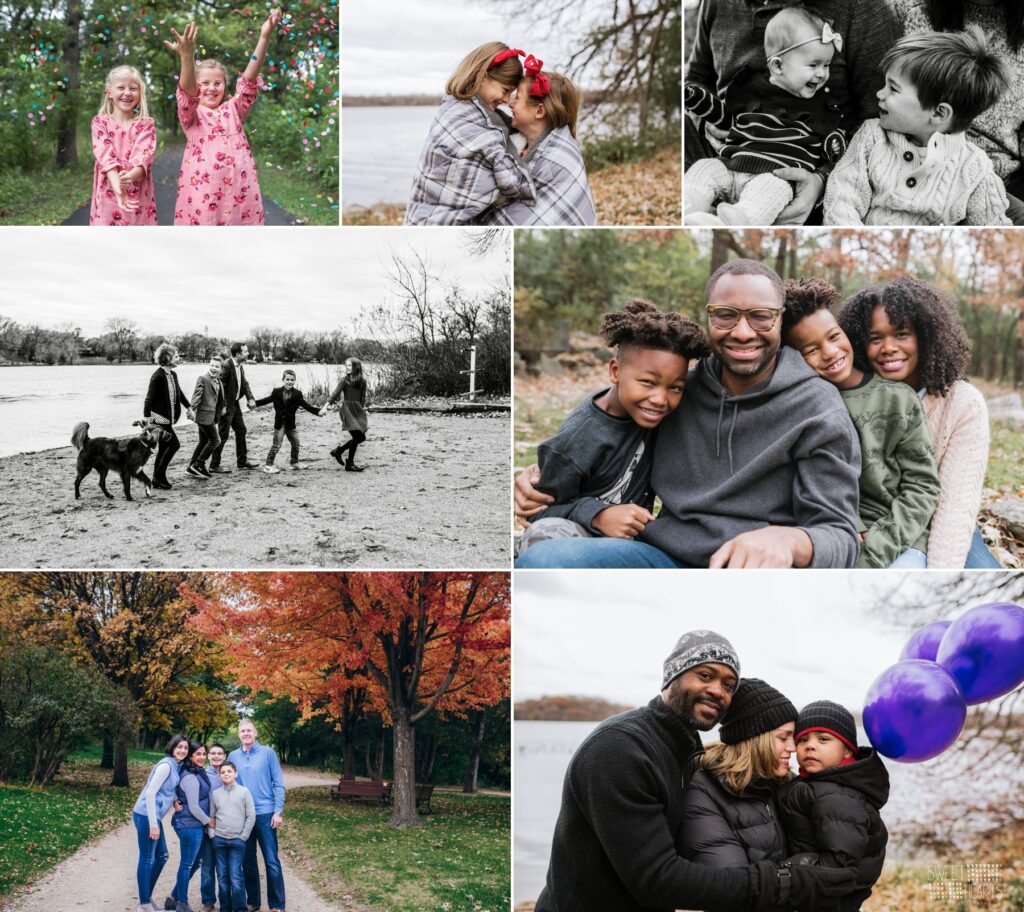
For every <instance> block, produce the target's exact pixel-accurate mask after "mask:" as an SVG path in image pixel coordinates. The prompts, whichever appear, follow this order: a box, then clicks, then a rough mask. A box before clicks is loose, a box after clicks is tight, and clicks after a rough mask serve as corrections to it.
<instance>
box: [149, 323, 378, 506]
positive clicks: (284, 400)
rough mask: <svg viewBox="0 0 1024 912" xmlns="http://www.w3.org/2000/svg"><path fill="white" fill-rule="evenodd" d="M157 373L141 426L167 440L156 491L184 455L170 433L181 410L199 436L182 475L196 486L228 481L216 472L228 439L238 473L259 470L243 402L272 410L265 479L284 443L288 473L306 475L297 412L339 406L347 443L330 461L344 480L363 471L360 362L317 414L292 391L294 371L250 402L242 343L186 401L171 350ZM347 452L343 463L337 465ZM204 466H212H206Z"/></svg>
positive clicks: (351, 362) (163, 350) (219, 358)
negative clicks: (232, 445) (178, 456)
mask: <svg viewBox="0 0 1024 912" xmlns="http://www.w3.org/2000/svg"><path fill="white" fill-rule="evenodd" d="M154 360H155V361H156V363H157V365H158V367H157V369H156V371H154V373H153V375H152V376H151V377H150V380H149V389H148V390H147V392H146V401H145V404H144V406H143V415H144V416H145V419H146V422H147V423H151V424H154V425H156V426H158V427H160V428H161V429H162V430H163V431H164V432H165V433H164V434H163V435H162V436H161V438H160V444H159V447H158V449H157V452H156V461H155V464H154V466H153V487H155V488H160V489H162V490H170V489H171V487H172V484H171V482H170V481H169V480H168V478H167V469H168V466H169V465H170V463H171V460H172V459H173V458H174V454H175V453H177V452H178V450H179V449H180V448H181V443H180V441H179V440H178V436H177V434H176V433H175V431H174V425H175V424H176V423H177V422H178V420H179V419H180V418H181V414H182V411H183V409H184V411H185V415H186V417H187V418H188V420H189V421H194V422H195V423H196V425H197V427H198V428H199V442H198V443H197V444H196V447H195V449H194V450H193V452H192V456H191V458H190V460H189V464H188V468H187V469H186V473H187V474H188V475H191V476H192V477H193V478H198V479H200V480H205V479H208V478H211V477H212V475H213V474H228V473H230V471H231V469H228V468H226V467H224V466H222V465H221V456H222V454H223V451H224V446H225V444H226V443H227V439H228V435H229V433H230V432H232V431H233V432H234V435H235V458H236V464H237V466H238V468H239V469H253V468H256V467H257V464H256V463H254V462H251V461H250V460H249V458H248V447H247V444H246V433H247V429H246V426H245V418H244V415H243V411H242V402H243V401H244V402H245V403H246V405H247V407H248V408H249V409H254V408H258V407H260V406H263V405H273V407H274V437H273V442H272V443H271V445H270V450H269V451H268V453H267V458H266V462H265V463H264V465H263V471H264V472H267V473H268V474H275V473H277V472H279V471H280V469H278V468H277V466H275V465H274V460H275V459H276V457H277V454H278V451H279V450H280V449H281V446H282V444H283V443H284V440H285V438H287V439H288V442H289V444H290V445H291V467H292V468H293V469H301V468H304V465H303V464H302V463H301V462H299V447H300V441H299V434H298V430H297V429H296V417H297V415H298V411H299V409H300V408H301V409H305V410H306V411H307V412H310V413H311V414H313V415H316V416H318V417H321V418H322V417H323V416H324V415H326V414H327V410H328V408H329V407H331V406H333V405H336V404H337V405H338V407H339V413H340V416H341V426H342V430H343V431H346V432H347V433H348V434H349V439H348V440H347V441H346V442H344V443H339V444H338V446H336V447H335V448H334V449H333V450H331V455H332V456H333V457H334V458H335V459H336V460H337V462H338V464H339V465H341V466H343V467H344V468H345V470H346V471H349V472H361V471H363V468H362V467H361V466H357V465H356V464H355V455H356V450H357V449H358V448H359V444H361V443H362V442H363V441H364V440H366V431H367V424H368V422H367V415H366V389H367V386H366V380H365V379H364V377H363V366H362V362H361V361H360V360H359V359H358V358H349V359H348V360H346V361H345V363H344V365H343V367H342V372H341V377H340V379H339V381H338V383H337V385H336V386H335V389H334V392H332V393H331V395H330V397H329V398H328V399H327V401H326V402H325V403H324V404H323V405H322V406H320V407H316V406H313V405H310V404H309V403H308V402H307V401H306V399H305V396H304V395H303V393H302V390H300V389H297V388H296V386H295V381H296V377H295V371H293V370H290V369H288V370H285V371H284V372H283V374H282V376H281V386H279V387H275V388H274V389H273V391H272V392H271V393H270V394H269V395H267V396H264V397H263V398H261V399H256V398H255V397H254V396H253V393H252V389H251V387H250V386H249V381H248V379H247V378H246V376H245V364H246V362H247V361H248V360H249V349H248V346H247V345H246V344H245V343H244V342H234V343H232V345H231V350H230V353H228V352H220V353H218V354H215V355H213V357H211V358H210V363H209V369H208V370H207V371H206V373H204V374H202V375H200V377H199V378H198V379H197V380H196V385H195V390H194V391H193V393H192V396H191V397H190V398H189V397H186V395H185V392H184V390H182V388H181V384H180V383H179V381H178V374H177V372H176V371H175V367H176V366H177V365H178V364H180V363H181V357H180V355H179V353H178V350H177V348H175V347H174V346H173V345H171V344H170V343H166V342H165V343H164V344H162V345H161V346H160V347H159V348H157V350H156V353H155V355H154ZM346 451H347V453H348V455H347V458H344V459H343V458H342V457H343V454H345V453H346ZM207 463H209V464H207Z"/></svg>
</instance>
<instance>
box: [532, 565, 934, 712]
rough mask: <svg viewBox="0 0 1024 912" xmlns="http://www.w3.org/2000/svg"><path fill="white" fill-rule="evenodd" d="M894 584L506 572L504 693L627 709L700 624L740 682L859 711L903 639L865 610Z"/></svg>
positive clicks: (647, 693) (930, 576)
mask: <svg viewBox="0 0 1024 912" xmlns="http://www.w3.org/2000/svg"><path fill="white" fill-rule="evenodd" d="M911 576H912V575H911ZM946 576H947V574H943V573H941V572H940V571H937V570H932V571H928V573H927V574H919V575H918V576H917V578H916V579H911V578H910V577H906V576H905V577H904V584H905V585H921V586H923V587H925V588H927V587H939V586H941V585H942V584H943V582H942V581H943V578H944V577H946ZM898 579H899V577H898V575H897V574H896V572H895V571H879V572H869V571H865V570H856V571H852V572H842V571H815V572H814V573H800V572H794V571H791V570H781V571H761V572H757V571H743V572H734V573H730V572H715V571H703V572H700V571H685V572H679V573H676V572H664V573H652V572H650V571H634V572H630V571H611V570H603V571H589V572H588V571H572V572H561V573H548V572H533V573H517V574H516V575H515V603H514V604H515V609H514V610H515V629H514V637H515V640H514V649H513V661H514V667H513V675H514V677H513V695H514V698H515V699H516V700H524V699H529V698H534V697H540V696H543V695H545V694H580V695H584V696H597V697H604V698H606V699H608V700H611V701H612V702H616V703H625V704H628V705H631V706H639V705H641V704H643V703H646V702H647V701H648V700H650V698H651V697H653V696H654V695H655V694H656V693H658V691H659V690H660V689H661V667H662V662H663V661H664V659H665V657H666V656H667V655H668V654H669V653H670V652H671V650H672V647H673V646H674V645H675V642H676V640H677V639H678V638H679V636H680V635H681V634H683V633H685V632H686V631H687V630H693V629H701V628H710V629H712V630H715V631H717V632H718V633H721V634H722V635H723V636H725V637H726V638H727V639H728V640H730V642H731V643H732V644H733V646H734V647H735V649H736V651H737V652H738V654H739V657H740V662H741V665H742V673H743V674H744V675H747V676H750V677H756V678H762V679H764V680H766V681H768V682H769V683H770V684H771V685H772V686H773V687H777V688H778V689H779V690H781V691H782V692H783V693H784V694H786V696H788V697H789V698H790V700H792V701H793V703H795V704H796V706H797V707H798V708H799V707H801V706H803V705H804V704H806V703H809V702H811V701H812V700H835V701H837V702H839V703H842V704H843V705H844V706H847V707H849V708H850V709H851V710H854V711H858V712H859V711H860V710H861V709H862V706H863V700H864V695H865V694H866V693H867V690H868V687H869V685H870V684H871V682H872V681H873V680H874V679H875V677H877V676H878V674H879V673H880V672H882V671H883V670H884V669H885V668H887V667H888V666H889V665H892V664H894V663H895V662H896V661H897V660H898V658H899V653H900V650H901V649H902V648H903V644H904V643H905V642H906V640H907V638H908V636H909V633H910V632H909V631H908V630H906V629H897V628H893V627H890V626H889V625H888V624H886V623H885V622H883V621H881V620H879V619H878V618H877V617H875V616H872V615H871V614H869V612H868V610H867V609H868V606H869V605H871V604H872V603H873V601H874V599H875V598H877V597H879V596H880V595H881V594H882V593H884V592H886V591H888V590H889V589H890V588H891V587H892V586H894V585H895V584H896V583H897V581H898Z"/></svg>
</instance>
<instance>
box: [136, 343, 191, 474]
mask: <svg viewBox="0 0 1024 912" xmlns="http://www.w3.org/2000/svg"><path fill="white" fill-rule="evenodd" d="M153 358H154V360H155V361H156V363H157V364H158V365H159V367H157V369H156V370H155V371H154V372H153V376H151V377H150V378H149V389H147V390H146V401H145V403H144V404H143V407H142V414H143V416H144V417H146V418H148V419H150V421H152V422H153V423H154V424H158V425H160V427H161V428H162V429H163V430H165V431H166V432H167V433H166V434H165V435H164V436H163V437H161V438H160V446H159V447H158V448H157V451H156V460H155V461H154V463H153V487H154V488H162V489H163V490H165V491H169V490H170V489H171V483H170V482H169V481H168V480H167V467H168V466H169V465H170V464H171V460H172V459H173V458H174V454H175V453H177V452H178V450H179V449H180V447H181V443H179V441H178V435H177V434H175V433H174V425H175V424H177V422H178V419H179V418H180V417H181V403H182V402H184V403H185V404H186V405H187V404H188V397H187V396H186V395H185V394H184V392H182V389H181V384H180V383H179V382H178V375H177V374H176V373H175V371H174V368H175V367H177V366H178V365H179V364H180V363H181V356H180V355H179V354H178V349H176V348H175V347H174V346H173V345H171V344H169V343H167V342H165V343H164V344H163V345H161V346H160V347H159V348H158V349H157V350H156V352H155V353H154V356H153Z"/></svg>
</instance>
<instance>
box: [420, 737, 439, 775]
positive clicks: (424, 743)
mask: <svg viewBox="0 0 1024 912" xmlns="http://www.w3.org/2000/svg"><path fill="white" fill-rule="evenodd" d="M416 747H417V748H419V755H420V756H419V762H418V764H417V767H418V769H417V772H416V781H417V782H429V781H430V779H431V777H432V776H433V775H434V759H435V758H436V757H437V735H435V734H433V733H429V734H422V733H421V734H420V737H419V738H417V739H416Z"/></svg>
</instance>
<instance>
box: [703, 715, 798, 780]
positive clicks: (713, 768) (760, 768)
mask: <svg viewBox="0 0 1024 912" xmlns="http://www.w3.org/2000/svg"><path fill="white" fill-rule="evenodd" d="M700 765H701V768H702V769H706V770H707V771H708V772H709V773H710V774H711V775H712V776H715V777H716V778H718V779H721V780H722V781H724V782H725V784H726V785H727V786H729V788H731V789H732V790H733V791H734V792H737V793H741V792H744V791H746V788H747V786H748V785H750V783H751V782H752V781H753V780H755V779H776V780H779V781H785V780H787V779H788V778H789V774H788V773H782V774H781V775H780V774H779V773H778V772H776V769H777V768H778V765H779V758H778V755H777V754H776V753H775V732H774V730H772V731H768V732H762V733H761V734H759V735H755V736H754V737H753V738H747V740H746V741H741V742H740V743H739V744H723V743H722V742H721V741H716V742H715V743H714V744H709V745H708V746H707V747H706V748H705V750H704V753H703V755H702V756H701V758H700Z"/></svg>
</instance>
